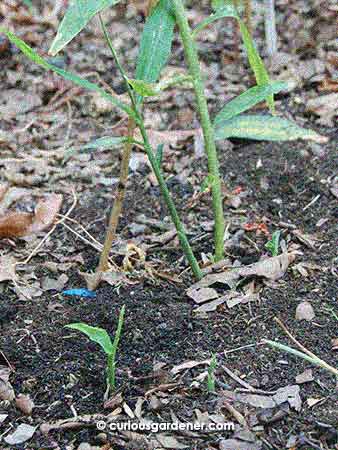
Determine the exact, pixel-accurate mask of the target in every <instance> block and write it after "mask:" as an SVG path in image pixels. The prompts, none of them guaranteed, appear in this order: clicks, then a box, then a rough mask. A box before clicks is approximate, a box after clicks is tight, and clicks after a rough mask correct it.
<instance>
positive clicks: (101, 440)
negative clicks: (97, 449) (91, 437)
mask: <svg viewBox="0 0 338 450" xmlns="http://www.w3.org/2000/svg"><path fill="white" fill-rule="evenodd" d="M96 440H97V442H98V443H99V444H106V443H107V442H108V436H107V434H106V433H99V434H98V435H97V436H96Z"/></svg>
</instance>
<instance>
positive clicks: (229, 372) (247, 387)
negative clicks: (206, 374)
mask: <svg viewBox="0 0 338 450" xmlns="http://www.w3.org/2000/svg"><path fill="white" fill-rule="evenodd" d="M222 368H223V370H224V371H225V372H226V373H227V374H228V375H229V377H231V378H232V379H233V380H235V381H237V383H238V384H240V385H241V386H243V387H245V388H246V389H248V390H249V391H252V390H253V389H254V388H253V387H252V386H251V385H250V384H249V383H247V382H246V381H244V380H242V379H241V378H239V377H238V376H237V375H236V374H235V373H233V372H232V371H231V370H230V369H228V368H227V367H226V366H222Z"/></svg>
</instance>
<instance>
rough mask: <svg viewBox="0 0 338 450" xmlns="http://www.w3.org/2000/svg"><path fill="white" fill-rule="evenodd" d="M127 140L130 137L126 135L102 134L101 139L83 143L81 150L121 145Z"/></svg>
mask: <svg viewBox="0 0 338 450" xmlns="http://www.w3.org/2000/svg"><path fill="white" fill-rule="evenodd" d="M127 141H128V138H127V137H126V136H102V137H100V138H99V139H95V141H92V142H88V144H85V145H82V146H81V150H92V149H97V148H102V149H107V148H112V147H116V146H119V145H121V144H123V143H124V142H127Z"/></svg>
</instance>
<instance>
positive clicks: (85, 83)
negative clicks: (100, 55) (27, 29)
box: [0, 27, 137, 120]
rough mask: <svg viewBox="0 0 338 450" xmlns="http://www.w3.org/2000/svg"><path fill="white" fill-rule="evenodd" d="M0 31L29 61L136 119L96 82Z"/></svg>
mask: <svg viewBox="0 0 338 450" xmlns="http://www.w3.org/2000/svg"><path fill="white" fill-rule="evenodd" d="M0 33H5V34H6V36H7V37H8V39H9V40H10V41H11V42H13V44H15V45H16V46H17V47H18V48H19V49H20V50H21V51H22V53H24V54H25V55H26V56H27V57H28V58H29V59H30V60H31V61H33V62H35V63H36V64H38V65H40V66H41V67H43V68H44V69H46V70H52V71H53V72H55V73H57V74H58V75H60V76H61V77H63V78H64V79H66V80H69V81H72V82H73V83H74V84H77V85H78V86H81V87H83V88H85V89H88V90H90V91H95V92H98V93H99V94H101V95H102V97H104V98H106V99H107V100H109V101H110V102H111V103H113V104H114V105H115V106H116V107H117V108H119V109H122V110H123V111H124V112H126V113H127V114H128V115H129V116H131V117H133V119H134V120H137V117H136V115H135V113H134V111H133V110H132V109H131V108H130V107H129V106H128V105H126V104H125V103H122V102H120V101H119V100H118V99H117V98H116V97H113V96H112V95H110V94H108V93H107V92H106V91H105V90H104V89H102V88H100V87H99V86H97V85H96V84H94V83H91V82H90V81H88V80H86V79H84V78H81V77H79V76H78V75H75V74H72V73H70V72H66V71H65V70H63V69H60V68H59V67H57V66H54V65H53V64H50V63H48V62H47V61H46V60H45V59H43V58H42V57H41V56H39V55H38V54H37V53H36V52H35V51H34V50H33V49H32V48H31V47H29V45H27V44H26V43H25V42H24V41H22V40H21V39H19V38H18V37H17V36H16V35H15V34H13V33H12V32H11V31H8V30H6V29H4V28H1V27H0Z"/></svg>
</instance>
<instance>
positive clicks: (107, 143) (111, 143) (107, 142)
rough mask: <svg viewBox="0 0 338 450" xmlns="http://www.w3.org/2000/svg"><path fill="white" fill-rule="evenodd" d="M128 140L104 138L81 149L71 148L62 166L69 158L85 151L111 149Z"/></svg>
mask: <svg viewBox="0 0 338 450" xmlns="http://www.w3.org/2000/svg"><path fill="white" fill-rule="evenodd" d="M127 141H128V138H127V137H123V136H116V137H114V136H103V137H101V138H99V139H96V140H95V141H92V142H89V143H88V144H85V145H83V146H82V147H81V148H79V149H78V148H76V147H70V148H68V149H67V150H66V151H65V153H64V157H63V160H62V164H65V163H66V162H67V161H68V160H69V158H71V157H72V156H73V155H74V154H75V153H77V152H79V151H80V152H82V151H85V150H96V149H97V148H102V149H109V148H113V147H116V146H119V145H121V144H123V143H124V142H127Z"/></svg>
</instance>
